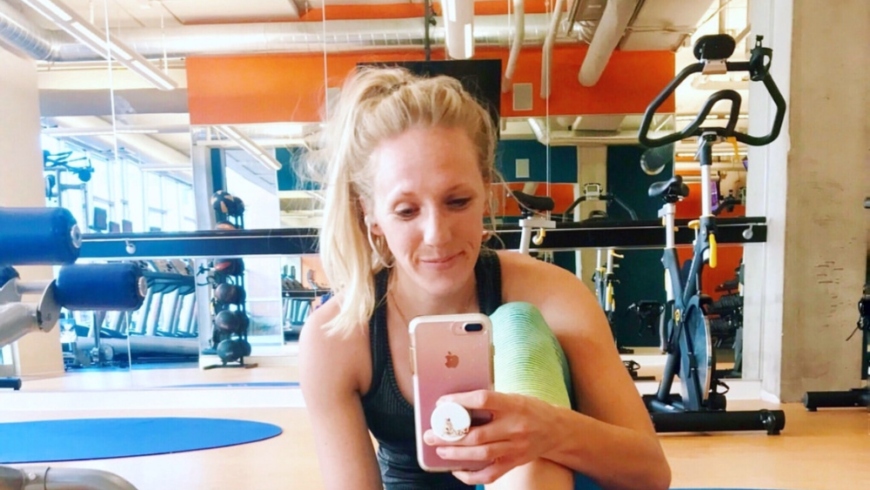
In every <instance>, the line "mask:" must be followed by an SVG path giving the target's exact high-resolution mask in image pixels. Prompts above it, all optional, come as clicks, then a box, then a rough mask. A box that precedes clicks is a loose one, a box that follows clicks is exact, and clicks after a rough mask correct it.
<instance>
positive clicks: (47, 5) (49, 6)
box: [27, 0, 72, 22]
mask: <svg viewBox="0 0 870 490" xmlns="http://www.w3.org/2000/svg"><path fill="white" fill-rule="evenodd" d="M27 3H28V4H29V5H30V6H31V7H33V8H35V9H37V10H40V12H39V13H41V14H42V15H45V16H46V17H49V16H48V15H46V14H45V13H43V12H42V9H45V10H47V11H48V12H50V13H51V14H53V15H55V16H57V18H58V19H60V20H61V21H62V22H69V21H71V20H72V17H70V16H69V14H67V13H66V12H64V11H63V10H62V9H61V8H60V7H58V6H57V5H55V4H54V2H52V1H51V0H36V4H37V5H32V4H31V3H30V2H27Z"/></svg>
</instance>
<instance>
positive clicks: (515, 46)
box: [501, 0, 526, 93]
mask: <svg viewBox="0 0 870 490" xmlns="http://www.w3.org/2000/svg"><path fill="white" fill-rule="evenodd" d="M525 16H526V5H525V1H524V0H514V18H515V19H516V26H515V27H514V38H513V41H512V42H511V52H510V56H508V62H507V68H505V71H504V79H503V80H502V84H501V91H502V92H504V93H508V92H510V91H511V88H512V87H513V84H512V83H511V82H512V80H513V77H514V70H516V67H517V59H518V58H519V57H520V49H521V48H522V47H523V41H524V40H525V31H526V28H525V23H526V19H525Z"/></svg>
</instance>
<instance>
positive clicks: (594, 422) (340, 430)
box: [300, 68, 670, 490]
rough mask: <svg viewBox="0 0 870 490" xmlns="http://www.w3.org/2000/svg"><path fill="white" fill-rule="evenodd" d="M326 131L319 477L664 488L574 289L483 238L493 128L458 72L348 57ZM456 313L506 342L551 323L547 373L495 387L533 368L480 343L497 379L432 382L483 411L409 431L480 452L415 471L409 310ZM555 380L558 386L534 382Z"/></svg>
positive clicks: (343, 484) (316, 317)
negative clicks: (445, 429) (456, 425)
mask: <svg viewBox="0 0 870 490" xmlns="http://www.w3.org/2000/svg"><path fill="white" fill-rule="evenodd" d="M328 138H330V139H328V140H327V141H326V142H325V144H324V149H323V150H322V152H321V153H320V154H316V155H313V159H312V162H313V163H315V164H316V166H317V167H318V168H319V169H320V172H319V176H320V178H321V179H322V182H323V184H324V189H325V199H326V203H325V208H324V216H323V228H322V230H321V235H320V256H321V260H322V262H323V265H324V269H325V271H326V274H327V276H328V278H329V282H330V285H331V287H332V288H333V290H335V291H336V292H337V294H336V296H335V297H334V298H333V299H332V300H330V301H329V302H328V303H326V304H325V305H324V306H323V307H321V308H320V309H318V310H317V311H316V312H314V313H313V314H312V315H311V317H310V318H309V320H308V322H307V325H306V326H305V328H304V329H303V334H302V336H301V340H300V354H301V355H300V370H301V385H302V390H303V395H304V397H305V401H306V405H307V407H308V411H309V416H310V420H311V422H312V425H313V428H314V437H315V444H316V448H317V454H318V458H319V461H320V466H321V473H322V475H323V479H324V483H325V485H326V488H328V489H347V488H354V489H365V490H368V489H378V488H384V487H385V488H387V489H388V490H405V489H412V488H413V489H454V488H456V489H459V488H462V489H465V488H474V485H478V484H486V485H487V488H511V489H521V488H546V489H554V490H555V489H560V488H561V489H566V490H567V489H570V488H573V481H574V476H575V474H578V475H585V476H586V477H588V478H590V479H592V480H594V482H596V483H597V484H598V485H600V486H601V487H603V488H605V489H617V488H619V489H634V488H637V489H641V488H642V489H645V490H649V489H665V488H667V487H668V485H669V484H670V470H669V467H668V465H667V462H666V460H665V457H664V454H663V452H662V450H661V447H660V445H659V443H658V439H657V437H656V434H655V431H654V429H653V427H652V424H651V422H650V418H649V415H648V413H647V411H646V409H645V407H644V405H643V402H642V400H641V398H640V396H638V393H637V390H636V389H635V387H634V384H633V382H632V380H631V378H630V376H629V375H628V373H627V372H626V371H625V368H624V366H623V364H622V362H621V360H620V358H619V355H618V353H617V351H616V348H615V346H614V342H613V339H612V337H611V334H610V329H609V327H608V325H607V323H606V320H605V317H604V315H603V313H602V311H601V309H600V308H599V307H598V304H597V303H596V301H595V298H594V297H593V296H592V295H591V293H590V292H589V290H588V289H587V288H585V286H584V285H583V284H582V282H580V281H579V280H578V279H577V278H576V277H575V276H574V275H573V274H571V273H570V272H568V271H566V270H564V269H560V268H558V267H556V266H553V265H550V264H546V263H544V262H542V261H538V260H535V259H534V258H532V257H529V256H526V255H521V254H519V253H517V252H514V251H498V252H494V251H491V250H487V249H485V248H483V247H482V242H483V241H484V240H485V239H486V238H487V233H486V232H485V230H484V217H485V216H486V215H487V212H488V207H489V203H490V197H491V195H490V188H491V187H492V184H493V183H495V182H496V179H497V172H496V170H495V167H494V152H495V142H496V137H495V130H494V127H493V124H492V120H491V118H490V116H489V114H488V113H487V111H486V110H485V109H483V108H482V107H481V106H480V105H479V104H478V103H477V102H476V101H475V100H474V99H473V98H472V97H471V96H470V95H469V94H468V93H466V92H465V91H464V90H463V89H462V87H461V85H460V83H459V82H458V81H457V80H455V79H452V78H448V77H436V78H431V79H427V78H417V77H415V76H413V75H411V74H409V73H408V72H406V71H404V70H400V69H386V68H381V69H373V68H369V69H364V70H361V71H359V72H358V73H356V74H355V75H354V76H352V77H351V78H350V79H349V80H348V82H347V84H346V85H345V87H344V89H343V91H342V96H341V101H340V105H339V106H338V107H337V108H335V110H334V112H333V118H332V121H331V124H330V125H329V130H328ZM517 305H519V306H517ZM469 312H482V313H485V314H488V315H491V316H492V318H493V332H494V336H498V335H499V333H500V332H502V334H501V338H503V339H507V342H508V343H513V345H517V342H518V341H519V340H518V339H520V340H522V341H523V342H525V341H530V340H531V343H534V345H536V346H540V345H543V344H546V342H547V339H548V338H549V339H555V340H557V341H558V343H555V342H551V346H552V345H556V347H559V346H560V347H561V349H559V350H558V353H557V354H556V355H554V356H551V357H552V358H553V362H551V363H550V364H549V366H550V368H547V369H549V371H547V372H546V373H545V372H543V371H542V372H541V375H540V376H537V374H535V376H532V377H533V378H536V381H535V383H540V386H527V387H522V386H520V387H512V388H511V389H505V386H504V385H506V384H511V383H510V382H508V383H501V384H502V385H503V386H502V387H500V386H499V384H500V383H499V374H500V373H501V374H502V378H504V376H508V377H511V376H513V374H511V373H508V371H510V370H511V369H516V366H525V367H523V369H537V367H536V366H534V365H530V364H529V362H528V359H525V360H524V359H505V358H504V356H505V355H506V354H502V357H501V358H499V356H500V349H499V346H498V345H496V366H495V370H496V387H495V388H496V389H495V391H492V392H490V391H476V392H471V393H458V394H454V395H451V396H449V397H445V398H444V400H451V401H454V402H456V403H458V404H460V405H462V406H464V407H466V408H468V409H481V410H488V411H490V412H492V413H493V414H494V417H493V420H492V421H491V422H490V423H488V424H486V425H483V426H479V427H473V428H472V429H471V431H470V432H469V433H468V435H466V436H465V437H464V438H463V439H461V440H460V441H457V442H452V443H448V442H444V441H442V440H440V439H438V438H436V437H433V435H432V434H431V431H430V432H429V433H427V434H426V436H425V441H426V443H427V444H430V445H436V446H439V449H438V453H439V455H440V456H441V457H442V458H445V459H457V460H480V461H485V462H488V463H490V464H489V465H488V466H487V467H486V468H484V469H483V470H481V471H476V472H461V471H456V472H453V473H426V472H424V471H422V470H421V469H420V467H419V465H418V463H417V460H416V453H415V447H414V441H415V439H414V416H413V406H412V402H411V401H410V400H413V390H412V377H411V370H410V366H409V361H410V359H409V334H408V322H409V321H410V320H411V319H413V318H414V317H417V316H421V315H433V314H452V313H469ZM541 339H543V340H541ZM529 348H530V349H533V348H536V347H534V346H532V345H529ZM514 351H519V352H523V351H525V349H514ZM511 355H513V354H511ZM519 355H522V354H519ZM554 363H555V365H556V366H557V368H556V369H557V370H558V371H554V370H553V369H551V368H552V366H553V365H554ZM562 367H564V369H562ZM504 373H508V374H504ZM524 374H528V373H524ZM562 375H564V376H565V379H567V380H568V383H567V386H565V382H564V381H563V379H562V377H561V376H562ZM523 377H528V376H523ZM509 381H510V380H509ZM554 383H559V384H560V387H561V390H562V392H563V393H564V396H563V397H561V398H560V399H563V400H568V399H569V396H570V398H571V401H569V402H567V403H564V402H563V403H554V402H553V401H549V400H546V398H545V399H539V398H538V397H536V396H534V395H533V394H534V393H537V392H539V391H541V390H538V388H541V387H543V388H546V389H544V390H543V391H547V390H548V389H549V388H550V387H552V385H553V384H554ZM529 393H532V395H530V394H529ZM542 398H543V397H542ZM572 404H573V405H574V407H573V408H574V409H572V406H571V405H572ZM370 433H371V435H372V436H374V438H375V439H376V441H377V445H378V449H377V452H375V449H374V448H373V443H372V442H373V441H372V439H371V437H370ZM580 479H582V478H580ZM493 482H494V483H493ZM490 484H491V485H490Z"/></svg>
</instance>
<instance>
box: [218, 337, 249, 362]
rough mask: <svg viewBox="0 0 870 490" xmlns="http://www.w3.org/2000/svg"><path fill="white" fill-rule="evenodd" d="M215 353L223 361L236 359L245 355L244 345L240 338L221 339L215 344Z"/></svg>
mask: <svg viewBox="0 0 870 490" xmlns="http://www.w3.org/2000/svg"><path fill="white" fill-rule="evenodd" d="M216 350H217V355H218V357H220V359H221V361H223V362H224V363H227V362H233V361H237V360H239V359H241V358H242V356H244V355H245V346H244V344H242V342H241V341H240V340H236V339H227V340H222V341H221V343H220V344H218V346H217V349H216Z"/></svg>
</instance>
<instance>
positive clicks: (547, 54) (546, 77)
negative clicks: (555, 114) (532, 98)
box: [541, 0, 565, 99]
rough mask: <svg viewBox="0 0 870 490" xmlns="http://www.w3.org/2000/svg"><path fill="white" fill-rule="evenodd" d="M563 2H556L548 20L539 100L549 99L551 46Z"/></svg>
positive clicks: (551, 66)
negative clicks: (548, 25)
mask: <svg viewBox="0 0 870 490" xmlns="http://www.w3.org/2000/svg"><path fill="white" fill-rule="evenodd" d="M564 7H565V0H556V8H555V9H553V14H552V17H551V19H550V27H549V29H547V38H546V39H545V40H544V49H543V59H542V63H541V98H542V99H546V98H549V97H550V75H551V74H552V73H553V45H554V44H555V42H556V33H557V32H558V30H559V19H560V18H561V17H562V9H563V8H564Z"/></svg>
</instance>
